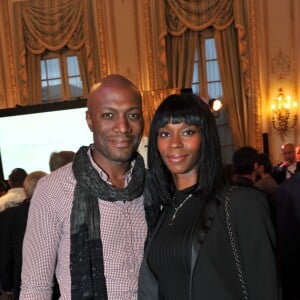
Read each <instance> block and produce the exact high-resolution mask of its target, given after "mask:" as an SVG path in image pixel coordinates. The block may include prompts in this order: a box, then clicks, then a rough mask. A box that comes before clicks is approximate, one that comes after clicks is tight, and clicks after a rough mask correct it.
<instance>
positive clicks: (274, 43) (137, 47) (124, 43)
mask: <svg viewBox="0 0 300 300" xmlns="http://www.w3.org/2000/svg"><path fill="white" fill-rule="evenodd" d="M15 1H18V0H1V1H0V108H7V107H13V106H15V104H18V103H19V96H18V94H19V92H18V88H17V84H16V76H17V74H16V68H15V61H16V57H15V55H14V46H13V44H14V43H13V39H14V34H13V32H14V28H13V26H14V19H13V14H12V6H13V2H15ZM238 1H243V0H238ZM155 2H156V0H155V1H154V0H93V3H94V6H95V10H94V11H95V16H96V19H97V22H98V25H99V26H98V30H100V28H104V32H103V34H102V35H99V40H98V45H99V49H100V54H99V55H103V53H105V55H104V59H105V63H104V64H103V68H104V71H103V73H104V74H110V73H120V74H123V75H125V76H127V77H129V78H130V79H131V80H132V81H134V82H135V83H136V84H137V85H138V86H139V87H140V89H141V90H142V91H152V90H157V89H163V88H165V86H164V84H163V80H162V78H161V69H160V65H159V58H158V54H157V53H158V38H157V35H156V32H157V31H156V30H157V26H158V24H156V23H157V22H156V21H157V18H156V13H157V12H156V11H155ZM246 3H247V5H246V7H247V10H248V11H247V14H246V15H247V16H248V17H247V18H248V20H247V24H248V30H249V32H248V33H247V34H248V37H249V42H248V43H249V55H250V72H251V76H250V78H251V80H252V94H253V99H254V101H255V103H256V106H257V109H256V111H257V114H256V115H255V116H252V117H253V120H254V121H253V123H254V125H253V126H257V128H259V130H260V131H261V132H259V134H262V133H268V135H269V147H270V154H271V159H272V160H273V161H278V160H280V159H281V155H280V145H281V144H282V143H283V141H282V140H281V139H280V138H279V136H278V134H277V133H276V132H275V131H274V130H273V129H272V124H271V112H270V106H271V101H272V99H273V98H274V97H275V96H276V93H277V90H278V88H279V87H282V88H284V90H285V92H286V93H287V94H290V95H291V96H292V97H294V98H295V99H300V82H299V81H300V35H299V32H298V28H300V1H299V0H284V1H282V0H246ZM99 22H103V27H102V26H100V25H101V24H99ZM100 36H102V37H104V38H103V39H102V38H101V39H100ZM101 53H102V54H101ZM282 57H284V62H283V63H282V62H281V59H282ZM102 62H103V59H102ZM280 70H282V72H281V71H280ZM280 76H282V79H280ZM298 113H299V114H300V104H299V106H298ZM299 133H300V120H299V122H298V123H297V125H296V127H295V128H294V129H292V130H290V131H289V134H288V136H287V137H286V138H285V142H293V143H300V137H299ZM253 146H258V148H261V144H259V143H257V145H253Z"/></svg>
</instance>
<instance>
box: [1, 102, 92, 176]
mask: <svg viewBox="0 0 300 300" xmlns="http://www.w3.org/2000/svg"><path fill="white" fill-rule="evenodd" d="M85 112H86V100H74V101H64V102H56V103H48V104H38V105H33V106H24V107H16V108H11V109H2V110H0V155H1V161H0V162H1V165H0V177H1V178H2V179H7V178H8V175H9V174H10V173H11V171H12V170H13V169H14V168H23V169H25V170H26V171H27V173H30V172H33V171H39V170H41V171H45V172H47V173H49V172H50V170H49V158H50V155H51V153H52V152H54V151H62V150H72V151H74V152H76V151H77V150H78V148H79V147H80V146H82V145H86V146H87V145H89V144H91V143H92V133H91V132H90V130H89V128H88V126H87V124H86V120H85Z"/></svg>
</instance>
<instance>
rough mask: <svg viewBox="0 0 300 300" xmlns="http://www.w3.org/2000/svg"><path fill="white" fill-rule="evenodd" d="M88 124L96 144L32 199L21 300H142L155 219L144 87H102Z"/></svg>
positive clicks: (112, 81)
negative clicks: (147, 183)
mask: <svg viewBox="0 0 300 300" xmlns="http://www.w3.org/2000/svg"><path fill="white" fill-rule="evenodd" d="M87 107H88V110H87V113H86V120H87V124H88V126H89V128H90V130H91V131H92V132H93V140H94V143H93V144H92V145H91V146H90V147H81V148H80V149H79V151H78V152H77V153H76V155H75V157H74V160H73V163H70V164H68V165H66V166H64V167H62V168H60V169H59V170H57V171H56V172H54V173H52V174H50V175H48V176H46V177H45V178H43V179H42V180H41V181H40V182H39V184H38V186H37V188H36V191H35V193H34V196H33V198H32V200H31V205H30V210H29V217H28V223H27V229H26V233H25V239H24V245H23V268H22V285H21V297H20V299H30V300H34V299H38V300H41V299H49V298H50V297H51V288H52V281H53V275H54V272H55V274H56V277H57V281H58V284H59V289H60V293H61V298H62V299H76V300H77V299H80V300H81V299H95V300H96V299H112V300H115V299H120V300H121V299H124V300H125V299H136V295H137V281H138V273H139V268H140V263H141V260H142V256H143V250H144V244H145V240H146V236H147V223H148V232H149V231H151V230H152V228H153V225H154V223H155V221H156V216H157V211H156V210H155V209H152V206H150V204H148V203H149V201H146V198H147V197H145V196H144V195H146V194H147V193H146V191H145V190H144V178H145V167H144V162H143V159H142V157H141V156H140V155H139V154H138V153H137V151H136V150H137V148H138V145H139V143H140V140H141V137H142V132H143V125H144V122H143V113H142V99H141V95H140V93H139V91H138V89H137V88H136V87H135V86H134V85H133V84H132V83H131V82H130V81H129V80H127V79H126V78H124V77H122V76H120V75H110V76H108V77H106V78H104V79H103V80H102V82H100V83H99V84H96V85H95V86H94V87H93V88H92V90H91V92H90V94H89V96H88V102H87Z"/></svg>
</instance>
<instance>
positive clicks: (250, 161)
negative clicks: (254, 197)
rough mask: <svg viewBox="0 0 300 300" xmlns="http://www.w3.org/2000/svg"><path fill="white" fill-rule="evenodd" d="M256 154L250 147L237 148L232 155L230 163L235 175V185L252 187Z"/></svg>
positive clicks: (256, 165) (254, 179)
mask: <svg viewBox="0 0 300 300" xmlns="http://www.w3.org/2000/svg"><path fill="white" fill-rule="evenodd" d="M257 162H258V152H257V150H256V149H254V148H252V147H250V146H244V147H241V148H239V149H238V150H236V151H235V152H234V153H233V157H232V163H233V167H234V170H235V174H236V180H235V184H236V185H241V186H251V187H254V183H255V181H256V169H257V167H258V163H257Z"/></svg>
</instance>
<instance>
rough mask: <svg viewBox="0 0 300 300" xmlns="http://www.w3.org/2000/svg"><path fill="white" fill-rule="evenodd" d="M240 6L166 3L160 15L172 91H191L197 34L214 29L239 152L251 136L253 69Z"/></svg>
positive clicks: (212, 0) (219, 0)
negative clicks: (250, 63)
mask: <svg viewBox="0 0 300 300" xmlns="http://www.w3.org/2000/svg"><path fill="white" fill-rule="evenodd" d="M238 3H239V0H237V1H234V0H191V1H185V0H164V1H161V5H160V10H161V12H160V14H159V16H160V17H161V18H164V19H163V20H160V29H161V32H160V39H163V40H164V41H166V52H167V53H168V55H170V56H171V57H172V58H171V59H168V60H167V59H165V65H166V66H167V69H168V76H169V78H168V82H169V84H170V85H169V87H191V85H192V78H191V73H192V72H191V68H192V63H193V60H194V53H195V47H196V46H195V39H196V34H197V33H198V32H199V31H202V30H205V29H208V28H213V29H214V31H215V37H216V47H217V51H218V58H219V66H220V73H221V80H222V83H223V93H224V95H223V96H224V99H225V101H226V104H227V108H228V109H227V111H228V115H229V124H230V127H231V129H232V132H233V138H234V145H235V147H236V148H238V147H240V146H243V145H245V144H247V143H248V136H249V133H248V132H247V128H248V119H247V114H248V113H249V111H248V106H247V101H248V100H249V99H248V96H249V95H248V93H247V89H248V87H249V82H248V81H249V76H248V73H247V70H248V67H249V65H248V64H247V62H248V58H247V52H246V37H245V29H244V25H243V22H242V19H241V18H238V24H237V23H236V20H235V16H236V15H239V16H240V15H241V10H242V9H243V8H242V6H241V7H240V6H239V5H238ZM162 11H163V12H164V13H163V12H162ZM163 43H164V42H163V41H161V42H160V44H161V45H163ZM180 53H181V54H180ZM192 54H193V55H192Z"/></svg>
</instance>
